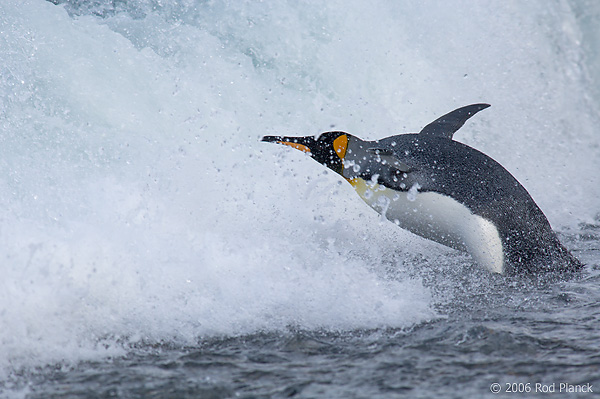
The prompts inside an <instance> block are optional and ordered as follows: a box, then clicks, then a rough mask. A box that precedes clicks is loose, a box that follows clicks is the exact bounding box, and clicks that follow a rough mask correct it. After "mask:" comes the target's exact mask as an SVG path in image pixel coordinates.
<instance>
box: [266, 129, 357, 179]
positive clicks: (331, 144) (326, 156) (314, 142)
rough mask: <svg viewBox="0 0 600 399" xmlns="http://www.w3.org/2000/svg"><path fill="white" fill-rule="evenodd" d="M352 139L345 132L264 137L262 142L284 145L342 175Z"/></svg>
mask: <svg viewBox="0 0 600 399" xmlns="http://www.w3.org/2000/svg"><path fill="white" fill-rule="evenodd" d="M351 137H352V136H351V135H350V134H348V133H345V132H325V133H321V134H320V135H319V136H318V137H315V136H305V137H284V136H264V137H263V138H262V140H261V141H266V142H270V143H278V144H284V145H287V146H290V147H293V148H295V149H297V150H300V151H302V152H305V153H307V154H308V155H310V156H311V157H312V158H314V160H315V161H317V162H319V163H321V164H323V165H325V166H327V167H328V168H329V169H331V170H333V171H334V172H336V173H339V174H340V175H341V174H342V171H343V170H344V165H343V162H342V161H343V160H344V157H345V156H346V150H347V148H348V140H349V139H350V138H351Z"/></svg>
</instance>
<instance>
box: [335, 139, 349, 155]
mask: <svg viewBox="0 0 600 399" xmlns="http://www.w3.org/2000/svg"><path fill="white" fill-rule="evenodd" d="M347 147H348V136H346V135H345V134H342V135H341V136H339V137H338V138H337V139H335V140H333V149H334V150H335V153H336V154H337V156H338V157H340V159H344V157H345V156H346V148H347Z"/></svg>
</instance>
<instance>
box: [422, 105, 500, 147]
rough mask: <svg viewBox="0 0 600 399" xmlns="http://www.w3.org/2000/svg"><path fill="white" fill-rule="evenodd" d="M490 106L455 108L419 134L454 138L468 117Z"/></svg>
mask: <svg viewBox="0 0 600 399" xmlns="http://www.w3.org/2000/svg"><path fill="white" fill-rule="evenodd" d="M489 106H490V104H471V105H467V106H464V107H461V108H458V109H455V110H454V111H452V112H448V113H447V114H446V115H443V116H441V117H439V118H437V119H436V120H434V121H433V122H431V123H430V124H429V125H427V126H425V127H424V128H423V130H421V131H420V132H419V134H422V135H424V136H432V137H444V138H447V139H450V140H452V136H453V135H454V133H455V132H456V131H457V130H458V129H460V128H461V127H462V125H464V124H465V122H466V121H467V119H469V118H470V117H472V116H473V115H475V114H476V113H478V112H479V111H481V110H483V109H486V108H487V107H489Z"/></svg>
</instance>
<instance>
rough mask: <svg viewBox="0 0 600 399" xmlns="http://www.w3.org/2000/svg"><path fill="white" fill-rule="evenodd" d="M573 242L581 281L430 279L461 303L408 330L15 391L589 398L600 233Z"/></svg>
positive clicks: (85, 367) (58, 379)
mask: <svg viewBox="0 0 600 399" xmlns="http://www.w3.org/2000/svg"><path fill="white" fill-rule="evenodd" d="M565 238H566V241H567V242H568V243H569V244H570V247H572V248H573V247H574V248H576V250H575V251H574V253H575V254H576V255H577V256H578V257H580V258H581V259H582V260H584V261H586V262H587V263H588V266H587V267H586V269H585V270H584V271H583V272H582V273H581V274H580V275H577V276H574V277H573V278H571V279H569V280H568V281H540V280H538V279H531V278H504V277H497V276H490V275H489V274H487V273H486V272H482V271H479V270H477V269H475V268H470V267H462V268H461V267H460V266H457V265H456V264H455V265H454V266H455V269H454V270H451V269H450V268H448V269H446V270H438V271H437V272H434V273H433V272H431V273H427V276H424V277H426V278H428V279H429V282H428V284H430V286H431V287H433V288H434V290H435V291H437V292H438V293H443V295H442V296H443V297H445V298H448V297H449V294H452V299H451V300H449V301H447V302H446V303H439V304H437V308H438V312H439V314H440V317H439V318H438V319H437V320H434V321H431V322H426V323H422V324H419V325H416V326H414V327H411V328H408V329H374V330H355V331H339V332H331V331H309V330H299V329H295V328H293V327H290V328H289V329H288V330H286V331H281V332H277V333H274V332H271V333H258V334H252V335H244V336H238V337H221V338H210V339H202V338H199V340H198V344H197V345H195V346H188V347H173V346H172V345H169V344H163V345H144V344H139V345H138V346H137V347H135V348H131V351H130V353H129V354H128V355H127V356H124V357H117V358H113V359H110V360H107V361H101V362H83V363H80V364H77V365H76V366H74V367H63V368H60V367H58V368H54V369H53V368H49V369H44V370H41V371H40V372H39V373H35V374H33V375H28V376H23V377H22V378H18V379H16V380H14V381H13V383H12V384H15V385H13V388H16V387H19V389H16V390H15V391H13V392H14V393H16V392H19V391H20V392H21V394H22V395H23V396H24V397H26V398H30V399H33V398H40V399H41V398H112V397H122V398H271V397H273V398H286V397H298V398H390V397H403V398H404V397H406V398H432V397H449V398H465V397H469V398H479V397H561V398H562V397H589V396H591V395H592V394H591V393H587V391H588V390H589V389H590V387H589V385H591V390H592V391H594V392H593V393H594V394H597V392H600V267H599V266H598V264H599V263H600V262H599V261H600V258H599V254H600V240H598V226H587V228H584V229H582V230H581V232H580V233H579V234H577V235H572V236H569V237H563V239H565ZM415 273H418V272H417V271H416V272H415ZM494 383H497V384H500V389H501V392H500V393H499V394H495V393H492V392H491V390H490V387H491V386H492V384H494ZM561 384H563V385H561ZM564 384H571V387H570V388H569V387H568V386H567V385H564ZM588 384H589V385H588ZM24 385H26V386H24ZM561 388H562V390H563V392H560V389H561ZM511 389H512V390H513V391H516V392H507V391H510V390H511ZM553 389H554V390H555V392H554V393H552V392H550V393H548V392H542V390H544V391H547V390H553ZM567 389H575V390H579V391H582V390H583V391H586V393H584V392H578V393H572V392H567ZM546 395H550V396H546ZM552 395H555V396H552Z"/></svg>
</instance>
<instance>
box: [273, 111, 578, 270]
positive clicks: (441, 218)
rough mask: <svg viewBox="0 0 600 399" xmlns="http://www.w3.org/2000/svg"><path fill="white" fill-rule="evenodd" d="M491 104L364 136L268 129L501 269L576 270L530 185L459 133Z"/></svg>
mask: <svg viewBox="0 0 600 399" xmlns="http://www.w3.org/2000/svg"><path fill="white" fill-rule="evenodd" d="M489 106H490V105H489V104H472V105H467V106H465V107H461V108H458V109H456V110H454V111H452V112H449V113H448V114H446V115H443V116H441V117H440V118H438V119H436V120H435V121H433V122H431V123H430V124H428V125H427V126H425V127H424V128H423V129H422V130H421V131H420V132H419V133H416V134H413V133H408V134H400V135H396V136H391V137H386V138H383V139H380V140H375V141H365V140H361V139H359V138H358V137H355V136H353V135H351V134H348V133H346V132H342V131H332V132H325V133H322V134H320V135H319V136H317V137H315V136H306V137H284V136H265V137H263V138H262V141H266V142H274V143H279V144H284V145H287V146H290V147H293V148H295V149H298V150H300V151H303V152H305V153H307V154H308V155H310V156H311V157H312V158H314V159H315V160H316V161H317V162H319V163H321V164H323V165H325V166H327V167H328V168H329V169H331V170H333V171H335V172H336V173H338V174H340V175H341V176H342V177H343V178H344V179H345V180H346V181H348V182H349V183H350V184H351V185H352V186H353V187H354V189H355V190H356V192H357V193H358V195H359V196H360V197H361V198H362V199H363V200H364V201H365V202H366V203H367V204H368V205H369V206H370V207H372V208H373V209H375V210H376V211H377V212H379V213H380V214H382V215H383V216H384V217H386V218H387V219H389V220H391V221H393V222H394V223H396V224H397V225H398V226H400V227H402V228H404V229H406V230H408V231H410V232H412V233H414V234H417V235H419V236H421V237H424V238H427V239H429V240H432V241H435V242H438V243H440V244H443V245H446V246H448V247H450V248H454V249H457V250H461V251H466V252H468V253H470V254H471V256H472V258H473V259H474V260H475V262H476V263H478V264H480V265H481V266H483V267H484V268H486V269H487V270H489V271H490V272H493V273H499V274H521V273H534V274H535V273H539V272H541V271H574V270H577V269H579V268H581V267H582V264H581V263H580V262H579V260H577V258H575V257H574V256H572V255H571V253H570V252H569V251H568V250H567V249H566V248H565V247H564V246H563V245H562V244H561V243H560V241H559V240H558V237H557V236H556V233H555V232H554V231H553V230H552V228H551V226H550V223H549V222H548V219H547V218H546V216H545V215H544V213H543V212H542V210H541V209H540V208H539V207H538V206H537V204H536V203H535V202H534V200H533V199H532V198H531V196H530V195H529V193H528V192H527V190H526V189H525V188H524V187H523V186H522V185H521V184H520V183H519V182H518V181H517V180H516V179H515V178H514V177H513V176H512V175H511V174H510V172H508V171H507V170H506V169H505V168H504V167H502V165H500V164H499V163H498V162H496V161H494V160H493V159H492V158H490V157H488V156H487V155H485V154H483V153H482V152H480V151H478V150H476V149H474V148H472V147H469V146H467V145H465V144H462V143H460V142H458V141H454V140H453V139H452V138H453V135H454V133H455V132H456V131H457V130H458V129H460V128H461V127H462V126H463V125H464V123H465V122H466V121H467V119H469V118H470V117H472V116H473V115H475V114H476V113H477V112H479V111H481V110H483V109H485V108H487V107H489Z"/></svg>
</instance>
